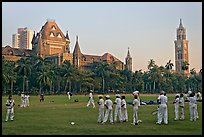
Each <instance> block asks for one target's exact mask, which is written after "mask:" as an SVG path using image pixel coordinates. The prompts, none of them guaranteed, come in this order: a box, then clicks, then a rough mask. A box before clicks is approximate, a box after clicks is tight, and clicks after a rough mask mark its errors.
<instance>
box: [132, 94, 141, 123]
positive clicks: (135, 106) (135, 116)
mask: <svg viewBox="0 0 204 137" xmlns="http://www.w3.org/2000/svg"><path fill="white" fill-rule="evenodd" d="M132 105H133V123H131V124H132V125H138V108H139V106H140V101H139V100H138V95H137V94H135V95H134V100H133V102H132Z"/></svg>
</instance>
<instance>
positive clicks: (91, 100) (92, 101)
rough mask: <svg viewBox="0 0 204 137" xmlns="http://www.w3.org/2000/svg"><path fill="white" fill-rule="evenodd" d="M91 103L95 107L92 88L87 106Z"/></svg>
mask: <svg viewBox="0 0 204 137" xmlns="http://www.w3.org/2000/svg"><path fill="white" fill-rule="evenodd" d="M91 103H92V105H93V108H95V104H94V99H93V91H92V90H90V93H89V101H88V104H87V107H89V106H90V104H91Z"/></svg>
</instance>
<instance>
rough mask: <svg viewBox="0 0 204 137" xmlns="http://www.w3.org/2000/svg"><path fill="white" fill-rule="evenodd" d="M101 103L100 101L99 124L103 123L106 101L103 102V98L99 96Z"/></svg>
mask: <svg viewBox="0 0 204 137" xmlns="http://www.w3.org/2000/svg"><path fill="white" fill-rule="evenodd" d="M98 98H99V101H98V105H99V107H98V108H99V110H98V123H101V122H103V118H104V100H103V96H102V95H99V96H98Z"/></svg>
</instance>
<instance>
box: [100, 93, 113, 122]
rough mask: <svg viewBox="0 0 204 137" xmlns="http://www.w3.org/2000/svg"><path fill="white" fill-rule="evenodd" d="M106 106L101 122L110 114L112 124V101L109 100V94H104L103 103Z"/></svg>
mask: <svg viewBox="0 0 204 137" xmlns="http://www.w3.org/2000/svg"><path fill="white" fill-rule="evenodd" d="M104 105H105V107H106V112H105V117H104V119H103V122H102V123H101V124H104V123H105V122H106V121H107V120H108V116H109V115H110V123H111V124H113V102H112V101H111V100H110V96H109V95H106V100H105V103H104Z"/></svg>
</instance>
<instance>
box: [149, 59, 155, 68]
mask: <svg viewBox="0 0 204 137" xmlns="http://www.w3.org/2000/svg"><path fill="white" fill-rule="evenodd" d="M154 66H155V61H154V60H153V59H150V61H149V64H148V66H147V68H148V69H149V70H150V69H152V68H153V67H154Z"/></svg>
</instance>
